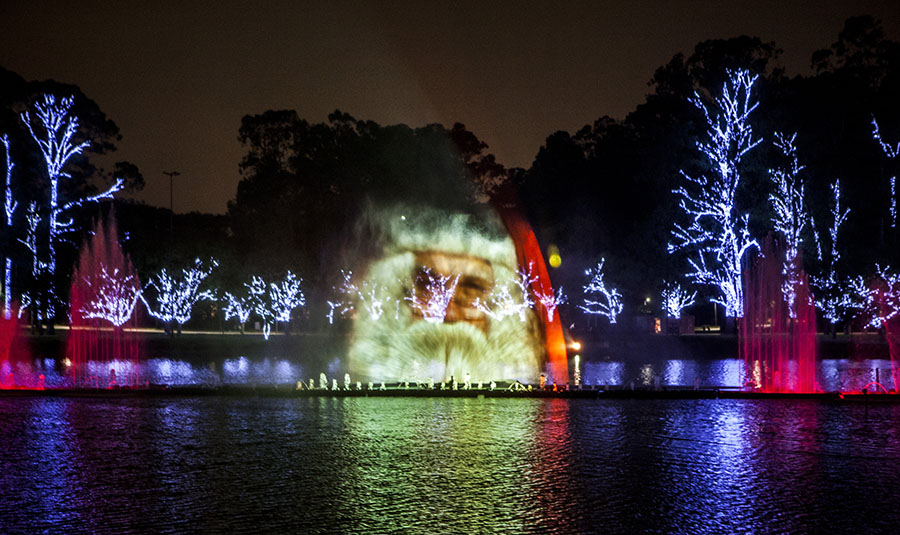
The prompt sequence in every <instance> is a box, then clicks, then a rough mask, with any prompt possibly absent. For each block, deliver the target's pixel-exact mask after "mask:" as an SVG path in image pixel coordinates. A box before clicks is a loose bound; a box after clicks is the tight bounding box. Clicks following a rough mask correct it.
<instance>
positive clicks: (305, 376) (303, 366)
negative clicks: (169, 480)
mask: <svg viewBox="0 0 900 535" xmlns="http://www.w3.org/2000/svg"><path fill="white" fill-rule="evenodd" d="M298 361H300V362H298ZM98 366H99V365H94V364H92V363H88V364H87V368H88V369H90V370H92V374H94V375H96V376H98V377H100V376H104V375H106V374H105V372H104V371H103V370H101V369H100V368H99V367H98ZM104 366H109V367H110V368H111V369H114V370H116V374H115V375H116V376H123V375H134V374H138V375H139V376H140V377H141V378H142V380H144V381H145V384H147V383H149V384H158V385H172V386H209V387H214V386H220V385H288V384H296V383H297V381H303V382H304V383H308V382H309V380H310V379H317V378H318V377H319V374H320V373H324V374H325V375H326V377H327V378H328V379H329V381H330V380H331V379H337V380H338V382H339V383H340V384H343V382H344V374H345V373H347V371H348V370H347V367H346V365H345V362H344V361H343V360H342V359H340V358H332V359H328V360H323V359H310V358H307V357H305V356H304V357H294V358H288V357H271V358H255V359H251V358H248V357H235V358H220V359H215V360H209V361H205V362H204V361H200V362H198V361H197V360H196V359H195V360H192V361H189V360H179V359H164V358H149V359H147V360H146V361H144V362H142V363H140V364H135V363H133V362H130V361H123V362H119V361H111V362H108V363H104ZM744 366H745V365H744V362H743V361H742V360H739V359H736V358H723V359H666V358H654V359H642V358H640V357H637V358H634V359H630V360H627V361H622V360H605V359H597V360H580V362H579V377H580V383H581V384H582V385H587V386H594V387H597V386H599V387H606V386H609V387H621V388H635V389H647V388H657V387H660V388H661V387H692V386H699V387H701V388H723V387H724V388H739V387H741V386H743V385H744V384H745V380H746V377H747V374H745V368H744ZM66 367H67V365H66V363H65V362H60V361H56V360H54V359H42V360H38V361H34V362H33V363H18V364H17V365H16V367H15V368H13V367H11V366H8V365H7V366H6V367H5V368H4V369H3V370H2V371H3V375H2V377H4V378H5V379H4V380H5V381H6V383H10V382H11V380H10V379H9V378H10V377H12V378H13V379H12V381H13V382H14V383H15V386H20V387H21V386H25V387H32V388H33V387H35V386H36V385H38V384H39V383H41V381H43V384H44V385H46V386H47V387H50V388H58V387H68V386H71V380H70V377H69V375H68V373H67V369H66ZM40 376H43V377H44V378H43V380H41V379H39V378H40ZM351 379H352V380H353V381H355V380H357V378H355V377H352V378H351ZM873 382H877V383H878V384H880V385H883V387H884V388H885V389H886V390H888V391H889V390H891V389H893V388H894V380H893V374H892V373H891V361H890V360H889V359H867V360H848V359H823V360H821V361H819V362H818V363H817V366H816V383H817V385H819V388H820V390H821V391H823V392H835V391H842V392H850V391H857V392H858V391H859V390H860V389H862V388H863V387H865V386H866V385H870V383H873ZM6 383H4V384H6ZM98 386H100V387H104V386H106V385H105V384H102V383H98ZM874 388H875V387H873V386H871V385H870V386H869V389H870V391H871V390H873V389H874Z"/></svg>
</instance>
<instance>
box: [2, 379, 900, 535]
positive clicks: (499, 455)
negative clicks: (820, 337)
mask: <svg viewBox="0 0 900 535" xmlns="http://www.w3.org/2000/svg"><path fill="white" fill-rule="evenodd" d="M898 467H900V405H895V404H885V405H875V404H872V405H870V407H869V409H868V414H866V412H865V408H864V407H863V406H862V405H858V404H850V403H847V402H822V401H795V400H683V401H672V400H564V399H555V400H540V399H457V398H453V399H449V398H327V397H323V398H289V399H282V398H251V397H247V398H239V397H203V398H122V399H81V398H43V397H32V398H6V399H3V398H0V489H2V492H0V532H3V533H20V532H21V533H33V532H49V533H129V532H135V533H166V532H178V533H181V532H185V531H195V530H197V531H201V530H202V531H213V532H224V531H229V532H235V533H256V532H260V531H296V532H300V531H302V532H311V533H335V532H387V533H405V532H436V533H462V532H470V533H471V532H500V533H523V532H524V533H546V532H555V533H572V532H586V531H603V532H610V533H629V532H651V533H723V532H729V533H734V532H757V533H759V532H763V533H766V532H791V533H798V532H821V531H830V532H843V533H847V532H856V531H865V530H868V529H874V530H877V531H880V532H893V531H894V530H895V528H896V526H897V524H898V520H900V508H898V507H897V504H898V503H900V469H898Z"/></svg>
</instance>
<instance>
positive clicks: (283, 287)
mask: <svg viewBox="0 0 900 535" xmlns="http://www.w3.org/2000/svg"><path fill="white" fill-rule="evenodd" d="M301 282H302V279H299V278H298V277H297V276H296V275H294V274H293V273H291V272H290V271H288V272H287V275H286V276H285V277H284V280H283V281H281V282H279V283H275V282H273V283H270V284H269V303H270V305H271V307H272V312H273V313H274V315H275V321H280V322H283V323H287V322H289V321H291V312H292V311H293V310H294V309H295V308H297V307H301V306H304V305H306V297H305V296H304V295H303V290H301V289H300V283H301Z"/></svg>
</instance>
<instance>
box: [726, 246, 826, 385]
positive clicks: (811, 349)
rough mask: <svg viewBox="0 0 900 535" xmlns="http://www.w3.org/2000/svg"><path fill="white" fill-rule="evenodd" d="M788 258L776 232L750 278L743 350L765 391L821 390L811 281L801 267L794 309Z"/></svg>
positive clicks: (751, 381) (752, 376)
mask: <svg viewBox="0 0 900 535" xmlns="http://www.w3.org/2000/svg"><path fill="white" fill-rule="evenodd" d="M782 257H783V254H782V253H781V251H778V250H777V248H776V247H775V245H774V244H773V240H772V238H771V236H770V237H769V238H767V239H766V242H765V244H764V245H763V249H762V251H761V253H760V255H759V257H758V258H757V259H756V265H755V266H754V268H753V269H752V270H748V275H749V276H747V277H745V278H746V279H747V282H746V284H745V290H744V317H743V318H742V319H741V320H740V350H741V354H742V357H743V359H744V366H745V370H746V374H747V384H748V385H752V386H753V387H755V388H758V389H760V390H762V391H764V392H798V393H809V392H816V391H818V387H817V385H816V380H815V373H816V316H815V309H814V308H813V304H812V302H811V301H812V299H811V296H810V292H809V281H808V279H807V276H806V273H804V272H803V271H802V269H798V276H797V278H796V282H795V283H794V284H793V291H794V292H795V295H796V297H795V299H794V304H793V310H791V309H790V307H789V305H788V303H787V302H786V301H785V298H784V293H783V287H784V286H785V283H786V281H785V275H784V274H783V272H782ZM792 312H793V314H792Z"/></svg>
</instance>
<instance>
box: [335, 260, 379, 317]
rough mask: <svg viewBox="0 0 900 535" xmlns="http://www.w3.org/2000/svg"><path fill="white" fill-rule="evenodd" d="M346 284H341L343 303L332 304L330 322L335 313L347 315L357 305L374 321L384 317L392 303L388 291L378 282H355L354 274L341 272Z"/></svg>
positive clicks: (340, 290) (339, 289) (339, 290)
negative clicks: (386, 308)
mask: <svg viewBox="0 0 900 535" xmlns="http://www.w3.org/2000/svg"><path fill="white" fill-rule="evenodd" d="M341 276H342V277H343V278H344V282H343V283H341V286H340V288H338V289H337V291H338V293H340V294H341V295H343V296H344V299H343V300H342V301H338V302H334V303H333V302H331V301H329V302H328V304H329V306H331V311H330V312H329V314H328V318H329V322H331V321H332V319H333V316H334V311H335V310H339V311H340V313H341V315H342V316H343V315H346V314H349V313H351V312H353V310H354V309H355V308H356V306H357V305H356V304H357V303H358V306H359V307H361V308H362V309H363V310H365V311H366V313H367V314H369V316H371V318H372V319H374V320H376V321H377V320H378V319H380V318H381V316H382V315H384V307H385V305H387V303H389V302H390V301H391V298H390V296H388V295H386V292H387V290H386V289H385V288H384V287H382V286H381V285H379V284H378V283H376V282H373V281H368V280H364V281H362V282H361V283H356V282H353V272H352V271H344V270H341Z"/></svg>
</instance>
